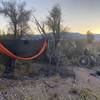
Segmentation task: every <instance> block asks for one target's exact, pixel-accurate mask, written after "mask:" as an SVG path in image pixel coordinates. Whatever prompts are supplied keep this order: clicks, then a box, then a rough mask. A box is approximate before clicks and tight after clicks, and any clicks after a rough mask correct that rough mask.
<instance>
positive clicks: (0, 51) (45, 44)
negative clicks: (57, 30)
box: [0, 40, 48, 60]
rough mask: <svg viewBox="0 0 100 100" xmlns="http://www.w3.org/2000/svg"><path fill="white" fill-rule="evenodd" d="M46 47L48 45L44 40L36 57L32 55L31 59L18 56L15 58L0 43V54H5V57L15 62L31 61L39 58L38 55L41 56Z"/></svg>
mask: <svg viewBox="0 0 100 100" xmlns="http://www.w3.org/2000/svg"><path fill="white" fill-rule="evenodd" d="M47 45H48V43H47V41H46V40H45V41H44V43H43V46H42V48H41V49H40V50H39V52H38V53H37V54H36V55H33V56H31V57H19V56H16V55H15V54H14V53H12V52H11V51H9V50H8V49H7V48H6V47H5V46H4V45H3V44H2V43H0V53H3V54H5V55H7V56H9V57H10V58H12V59H15V60H32V59H35V58H37V57H39V56H40V55H42V54H43V52H44V51H45V50H46V48H47Z"/></svg>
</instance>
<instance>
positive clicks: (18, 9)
mask: <svg viewBox="0 0 100 100" xmlns="http://www.w3.org/2000/svg"><path fill="white" fill-rule="evenodd" d="M25 7H26V3H25V2H20V4H19V3H17V2H16V1H15V0H14V1H11V0H9V1H2V2H1V6H0V14H3V15H5V16H6V17H8V18H9V23H10V26H11V28H12V30H13V32H14V35H15V36H16V35H17V34H18V33H19V34H20V33H21V34H22V33H23V32H25V30H26V29H27V28H28V21H29V20H30V16H31V10H26V9H25Z"/></svg>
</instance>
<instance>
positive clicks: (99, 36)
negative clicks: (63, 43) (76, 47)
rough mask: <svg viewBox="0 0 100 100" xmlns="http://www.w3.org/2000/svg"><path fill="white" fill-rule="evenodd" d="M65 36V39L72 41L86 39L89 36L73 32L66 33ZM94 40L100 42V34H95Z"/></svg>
mask: <svg viewBox="0 0 100 100" xmlns="http://www.w3.org/2000/svg"><path fill="white" fill-rule="evenodd" d="M62 34H63V39H64V40H65V39H72V40H78V39H86V38H87V35H86V34H81V33H78V32H76V33H73V32H65V33H62ZM94 39H95V40H96V41H100V34H94Z"/></svg>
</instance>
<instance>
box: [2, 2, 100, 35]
mask: <svg viewBox="0 0 100 100" xmlns="http://www.w3.org/2000/svg"><path fill="white" fill-rule="evenodd" d="M19 1H21V0H19ZM24 1H26V3H27V8H33V9H35V10H36V11H35V13H34V14H35V16H37V18H38V19H39V20H40V21H44V20H45V19H46V16H48V13H49V11H50V10H51V8H52V7H53V6H54V5H55V4H59V5H60V6H61V8H62V14H63V15H62V19H63V20H62V21H63V24H64V25H66V26H68V27H70V28H71V30H70V31H72V32H80V33H82V34H85V33H86V32H87V30H90V31H92V32H94V33H100V0H24ZM6 26H7V19H6V18H4V17H2V16H1V15H0V28H6Z"/></svg>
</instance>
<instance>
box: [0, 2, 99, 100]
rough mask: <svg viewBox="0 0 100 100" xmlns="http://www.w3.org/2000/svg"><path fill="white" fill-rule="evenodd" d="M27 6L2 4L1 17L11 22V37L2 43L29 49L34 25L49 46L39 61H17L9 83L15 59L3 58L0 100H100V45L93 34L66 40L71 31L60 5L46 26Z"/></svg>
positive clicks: (15, 3) (0, 5)
mask: <svg viewBox="0 0 100 100" xmlns="http://www.w3.org/2000/svg"><path fill="white" fill-rule="evenodd" d="M26 6H27V4H26V3H25V2H19V3H18V2H16V1H10V0H8V1H2V2H0V14H1V15H3V16H5V17H6V18H8V20H9V28H8V34H3V35H0V40H7V39H8V40H9V39H20V40H22V41H25V43H26V45H27V44H28V41H30V40H31V41H32V36H33V35H30V34H26V33H30V32H31V31H30V30H31V27H30V26H29V24H28V23H29V22H31V23H33V24H35V26H36V27H37V30H38V32H39V33H41V35H39V36H40V37H43V39H44V40H47V41H48V46H47V48H46V50H45V52H44V54H43V55H41V56H40V58H37V59H32V60H29V61H25V60H18V59H17V60H14V62H13V64H11V66H12V69H13V71H12V72H13V75H14V77H10V79H7V78H4V77H3V74H4V72H5V69H6V68H7V66H8V64H9V63H8V62H10V61H12V59H11V58H9V57H8V56H6V55H4V54H1V55H0V100H100V89H99V88H100V87H99V85H100V77H99V76H100V72H99V71H100V46H99V44H100V42H98V41H95V38H94V34H93V33H92V32H91V31H87V35H86V38H85V39H72V38H66V39H65V37H67V36H68V33H69V32H68V31H69V28H68V27H66V26H64V25H63V22H62V20H63V17H62V9H61V7H60V5H54V7H52V9H51V10H50V11H49V13H48V16H45V21H43V22H40V21H39V19H38V17H37V16H35V15H34V10H33V9H28V10H27V9H26ZM32 27H34V26H32ZM12 33H13V34H12ZM25 36H26V37H25ZM34 36H35V35H34ZM19 45H20V44H19ZM14 46H15V45H14ZM34 48H36V47H34ZM28 49H29V48H28ZM15 53H16V52H15ZM11 63H12V62H11Z"/></svg>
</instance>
